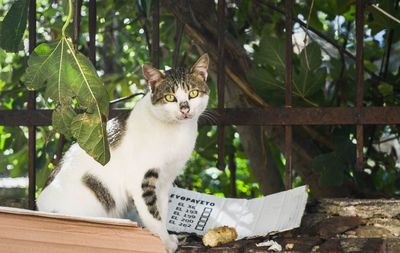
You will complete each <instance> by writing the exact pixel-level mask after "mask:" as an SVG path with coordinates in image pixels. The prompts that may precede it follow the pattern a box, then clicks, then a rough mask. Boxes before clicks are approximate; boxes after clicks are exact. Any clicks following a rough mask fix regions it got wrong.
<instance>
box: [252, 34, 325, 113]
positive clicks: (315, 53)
mask: <svg viewBox="0 0 400 253" xmlns="http://www.w3.org/2000/svg"><path fill="white" fill-rule="evenodd" d="M284 45H285V43H284V41H282V40H279V39H277V38H273V37H270V36H268V35H265V36H263V37H262V38H261V41H260V46H259V47H258V48H257V49H256V52H255V56H254V63H255V64H256V66H255V67H254V68H253V69H251V71H250V72H249V73H248V75H247V78H248V80H249V82H250V83H251V84H252V85H253V88H254V89H255V90H256V91H257V93H258V94H260V95H261V96H262V97H263V98H264V99H265V100H266V101H270V102H271V103H272V104H274V105H281V104H283V103H284V95H285V70H286V64H285V48H284ZM321 57H322V56H321V49H320V47H319V46H318V44H316V43H311V44H309V45H308V46H307V47H305V48H304V49H303V51H302V52H301V53H300V55H299V56H298V57H297V56H296V55H294V61H296V62H298V64H297V65H295V66H296V69H295V72H294V75H293V89H292V94H293V96H294V97H295V98H297V101H298V103H300V104H303V105H312V106H318V104H317V103H316V102H317V101H312V98H313V96H314V95H315V94H316V93H317V92H321V91H322V89H323V86H324V84H325V79H326V75H327V73H326V69H325V68H324V67H321V64H322V59H321Z"/></svg>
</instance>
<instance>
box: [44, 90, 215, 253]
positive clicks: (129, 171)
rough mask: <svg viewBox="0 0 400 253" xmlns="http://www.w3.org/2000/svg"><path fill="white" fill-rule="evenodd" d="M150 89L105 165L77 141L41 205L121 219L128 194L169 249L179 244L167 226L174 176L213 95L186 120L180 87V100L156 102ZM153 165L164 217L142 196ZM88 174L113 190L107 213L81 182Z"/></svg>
mask: <svg viewBox="0 0 400 253" xmlns="http://www.w3.org/2000/svg"><path fill="white" fill-rule="evenodd" d="M150 96H151V95H150V93H148V94H147V95H146V96H145V97H144V98H143V99H142V100H140V101H139V102H138V103H137V104H136V106H135V108H134V109H133V110H132V112H131V115H130V116H129V118H128V121H127V126H126V132H125V135H124V136H123V138H122V140H121V142H120V144H119V145H118V146H117V147H116V148H115V149H112V150H111V159H110V161H109V163H108V164H106V165H105V166H102V165H100V164H99V163H97V162H96V161H95V160H94V159H93V158H92V157H90V156H89V155H87V154H86V153H85V151H83V150H82V149H81V148H80V147H79V146H78V145H77V144H74V145H72V146H71V148H70V149H69V151H68V152H67V153H66V154H65V157H64V159H63V161H62V165H61V170H60V172H59V173H58V174H57V176H56V177H55V179H54V180H53V182H52V183H51V184H50V185H48V186H47V187H46V188H45V189H44V190H43V191H42V193H41V194H40V196H39V198H38V200H37V206H38V209H39V210H41V211H47V212H59V213H65V214H71V215H81V216H98V217H122V216H123V215H124V214H125V211H126V207H127V203H128V201H129V196H131V197H132V198H133V199H134V202H135V206H136V208H137V210H138V213H139V215H140V218H141V220H142V221H143V223H144V225H145V226H146V227H147V228H148V229H149V230H150V231H152V232H153V233H155V234H157V235H159V236H160V238H161V240H162V241H163V243H164V244H165V246H166V248H167V250H168V251H169V252H174V251H175V250H176V248H177V240H176V238H174V237H172V236H170V235H169V234H168V232H167V229H166V224H165V221H166V217H167V210H168V192H169V190H170V187H171V186H172V182H173V180H174V179H175V177H176V176H177V175H178V174H180V172H181V170H182V168H183V166H184V164H185V162H186V161H187V160H188V159H189V157H190V155H191V153H192V151H193V148H194V145H195V140H196V136H197V119H198V117H199V116H200V114H201V113H202V112H203V111H204V109H205V108H206V106H207V103H208V96H206V95H205V96H203V97H197V98H194V99H191V100H189V104H190V113H189V114H190V115H189V116H190V117H191V118H190V119H182V117H181V113H180V111H179V106H178V103H179V102H181V101H187V97H188V95H187V94H186V93H185V92H184V91H183V90H181V89H179V90H178V91H177V93H176V96H177V99H178V103H167V104H164V105H152V104H151V99H150V98H151V97H150ZM151 168H159V169H160V175H159V179H158V181H157V185H156V194H157V206H158V209H159V211H160V214H161V220H162V222H161V221H159V220H157V219H155V218H153V216H152V215H151V214H150V213H149V212H148V209H147V206H146V204H145V203H144V200H143V198H142V193H143V191H142V189H141V183H142V180H143V177H144V174H145V173H146V172H147V171H148V170H149V169H151ZM86 172H90V174H92V175H94V176H96V177H97V178H99V179H100V180H101V181H102V183H103V184H104V185H105V186H106V187H107V188H108V189H109V191H110V192H111V194H112V196H113V198H114V200H115V202H116V208H115V209H114V210H113V211H112V212H110V213H107V212H106V211H105V209H104V208H103V206H102V205H101V204H100V203H99V201H98V200H97V199H96V197H95V195H94V194H93V193H92V192H91V191H90V190H89V189H88V188H87V187H86V186H84V185H83V184H82V182H81V178H82V175H84V174H85V173H86Z"/></svg>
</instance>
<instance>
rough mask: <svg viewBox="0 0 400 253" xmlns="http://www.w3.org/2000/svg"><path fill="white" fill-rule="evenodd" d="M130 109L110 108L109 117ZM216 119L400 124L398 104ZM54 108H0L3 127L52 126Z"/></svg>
mask: <svg viewBox="0 0 400 253" xmlns="http://www.w3.org/2000/svg"><path fill="white" fill-rule="evenodd" d="M125 111H129V110H128V109H111V110H110V118H113V117H115V116H118V115H120V113H123V112H125ZM208 111H209V112H210V113H212V114H213V115H215V116H216V117H217V116H218V118H217V121H216V122H209V121H207V120H206V119H203V118H200V123H201V125H218V124H223V125H266V126H283V125H295V126H301V125H355V124H362V125H396V124H400V114H399V108H398V107H394V106H393V107H362V108H360V109H359V108H356V107H349V108H347V107H325V108H276V107H270V108H225V109H224V113H223V114H222V115H221V117H219V112H218V109H209V110H208ZM52 112H53V110H49V109H40V110H0V125H2V126H49V125H51V113H52Z"/></svg>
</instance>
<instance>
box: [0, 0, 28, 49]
mask: <svg viewBox="0 0 400 253" xmlns="http://www.w3.org/2000/svg"><path fill="white" fill-rule="evenodd" d="M27 14H28V1H27V0H17V1H15V2H14V4H13V5H12V6H11V8H10V10H9V11H8V13H7V15H6V16H5V18H4V19H3V22H2V24H1V32H0V47H1V48H3V49H5V50H6V51H9V52H16V51H18V47H19V45H20V43H21V39H22V36H23V35H24V31H25V28H26V21H27Z"/></svg>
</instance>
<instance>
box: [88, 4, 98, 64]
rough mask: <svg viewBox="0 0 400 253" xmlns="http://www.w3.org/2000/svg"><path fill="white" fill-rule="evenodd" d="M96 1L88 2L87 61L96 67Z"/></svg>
mask: <svg viewBox="0 0 400 253" xmlns="http://www.w3.org/2000/svg"><path fill="white" fill-rule="evenodd" d="M96 15H97V14H96V0H89V59H90V61H91V62H92V63H93V65H94V66H95V67H96Z"/></svg>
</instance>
